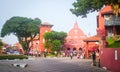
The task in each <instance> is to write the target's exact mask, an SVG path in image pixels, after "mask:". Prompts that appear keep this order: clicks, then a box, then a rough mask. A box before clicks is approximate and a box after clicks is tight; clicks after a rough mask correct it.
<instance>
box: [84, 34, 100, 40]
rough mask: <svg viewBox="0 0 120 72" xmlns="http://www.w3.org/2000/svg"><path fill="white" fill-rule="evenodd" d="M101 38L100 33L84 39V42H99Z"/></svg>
mask: <svg viewBox="0 0 120 72" xmlns="http://www.w3.org/2000/svg"><path fill="white" fill-rule="evenodd" d="M100 39H101V38H100V37H99V36H98V35H95V36H92V37H89V38H87V39H85V40H83V41H84V42H98V41H99V40H100Z"/></svg>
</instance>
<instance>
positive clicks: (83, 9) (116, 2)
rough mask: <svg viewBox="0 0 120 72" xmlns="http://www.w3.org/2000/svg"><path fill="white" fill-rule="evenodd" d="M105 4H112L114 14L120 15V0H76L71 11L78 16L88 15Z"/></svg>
mask: <svg viewBox="0 0 120 72" xmlns="http://www.w3.org/2000/svg"><path fill="white" fill-rule="evenodd" d="M105 5H110V6H112V8H113V12H114V14H115V15H116V16H119V15H120V0H76V2H74V3H73V6H74V8H73V9H70V11H71V12H72V13H73V14H75V15H76V16H82V17H87V14H88V13H91V12H94V11H98V10H100V9H101V8H102V7H103V6H105Z"/></svg>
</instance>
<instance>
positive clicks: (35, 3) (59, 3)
mask: <svg viewBox="0 0 120 72" xmlns="http://www.w3.org/2000/svg"><path fill="white" fill-rule="evenodd" d="M75 1H76V0H0V32H1V29H2V26H3V25H4V24H5V22H6V21H7V20H9V19H10V18H11V17H13V16H21V17H28V18H32V19H34V18H36V17H37V18H39V19H41V21H42V23H43V22H48V23H50V24H52V25H54V26H53V27H52V30H54V31H64V32H69V31H70V29H72V28H73V26H74V23H75V22H76V21H77V23H78V26H79V28H80V29H81V30H82V31H83V32H84V33H85V34H86V35H91V36H93V35H95V34H96V25H97V24H96V16H97V14H98V13H97V12H94V13H90V14H88V15H87V18H81V17H76V16H75V15H74V14H72V12H70V9H71V8H73V6H72V3H73V2H75ZM1 39H2V41H3V42H5V43H8V44H10V45H13V44H14V43H16V42H18V40H17V37H16V36H14V35H12V34H11V35H7V36H5V37H4V38H1Z"/></svg>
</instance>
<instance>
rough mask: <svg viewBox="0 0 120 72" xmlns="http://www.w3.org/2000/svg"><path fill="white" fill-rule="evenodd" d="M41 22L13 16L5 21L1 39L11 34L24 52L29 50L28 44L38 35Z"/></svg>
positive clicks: (36, 19)
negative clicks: (15, 37)
mask: <svg viewBox="0 0 120 72" xmlns="http://www.w3.org/2000/svg"><path fill="white" fill-rule="evenodd" d="M40 23H41V20H40V19H38V18H35V19H31V18H27V17H19V16H14V17H12V18H10V19H9V20H7V21H6V23H5V24H4V25H3V28H2V30H1V37H4V36H6V35H9V34H11V33H13V34H14V35H15V36H17V38H18V40H19V43H20V44H21V45H22V47H23V49H24V50H25V52H27V50H29V43H30V42H31V41H32V40H33V39H34V38H35V37H36V36H37V35H38V34H39V25H40Z"/></svg>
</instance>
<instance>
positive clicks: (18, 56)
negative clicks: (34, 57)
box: [0, 54, 28, 60]
mask: <svg viewBox="0 0 120 72" xmlns="http://www.w3.org/2000/svg"><path fill="white" fill-rule="evenodd" d="M2 59H10V60H11V59H28V57H27V56H26V55H7V54H2V55H0V60H2Z"/></svg>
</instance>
